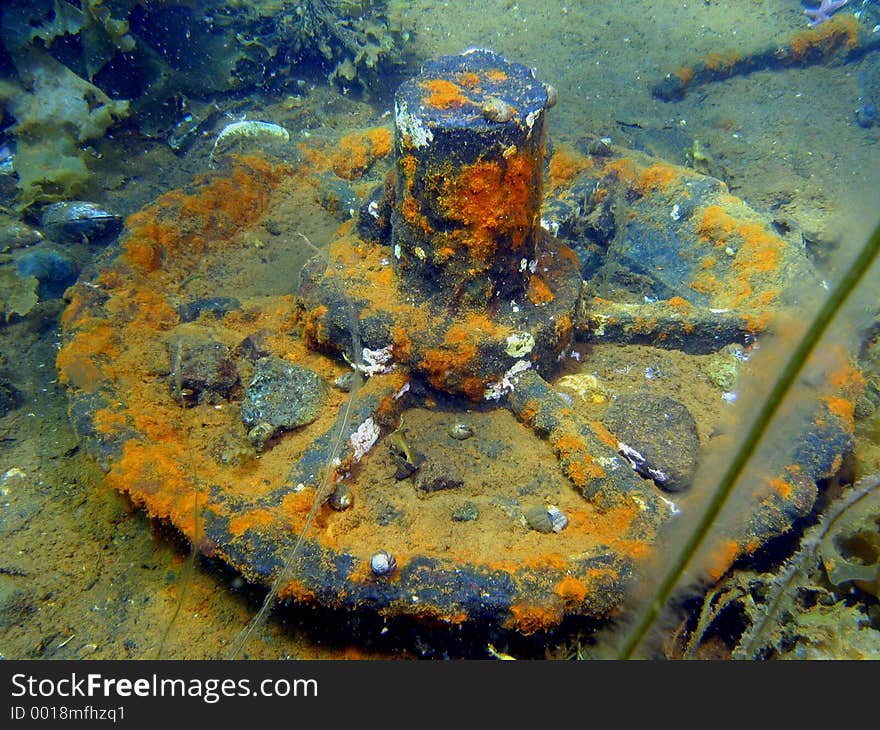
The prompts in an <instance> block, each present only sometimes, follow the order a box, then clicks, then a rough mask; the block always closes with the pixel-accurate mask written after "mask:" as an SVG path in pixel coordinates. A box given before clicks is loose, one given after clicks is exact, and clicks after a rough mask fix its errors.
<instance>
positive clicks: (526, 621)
mask: <svg viewBox="0 0 880 730" xmlns="http://www.w3.org/2000/svg"><path fill="white" fill-rule="evenodd" d="M510 613H511V614H512V618H511V619H510V620H509V621H508V622H507V624H508V626H510V627H511V628H514V629H515V630H516V631H519V632H520V633H522V634H524V635H525V636H529V635H531V634H534V633H536V632H538V631H545V630H546V629H552V628H553V627H554V626H558V625H559V622H560V621H561V620H562V607H561V606H558V607H555V610H554V609H553V608H548V607H544V606H535V605H533V604H526V603H515V604H513V605H512V606H511V607H510Z"/></svg>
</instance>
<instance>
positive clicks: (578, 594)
mask: <svg viewBox="0 0 880 730" xmlns="http://www.w3.org/2000/svg"><path fill="white" fill-rule="evenodd" d="M556 595H558V596H559V597H560V598H562V600H564V601H565V602H566V603H575V604H580V603H583V601H584V599H585V598H586V597H587V587H586V586H585V585H584V584H583V582H581V581H579V580H578V579H577V578H574V577H573V576H570V575H567V576H565V577H564V578H563V579H562V580H561V581H559V583H557V584H556Z"/></svg>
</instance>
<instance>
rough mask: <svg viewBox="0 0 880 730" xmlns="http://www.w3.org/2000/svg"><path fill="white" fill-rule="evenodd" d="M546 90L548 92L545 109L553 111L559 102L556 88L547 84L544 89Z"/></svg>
mask: <svg viewBox="0 0 880 730" xmlns="http://www.w3.org/2000/svg"><path fill="white" fill-rule="evenodd" d="M544 89H545V90H546V92H547V104H546V106H545V108H546V109H552V108H553V107H554V106H556V102H557V100H558V99H557V91H556V87H555V86H553V85H552V84H547V85H546V86H545V87H544Z"/></svg>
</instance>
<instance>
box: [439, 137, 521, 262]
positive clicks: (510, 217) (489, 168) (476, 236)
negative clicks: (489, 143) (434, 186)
mask: <svg viewBox="0 0 880 730" xmlns="http://www.w3.org/2000/svg"><path fill="white" fill-rule="evenodd" d="M534 173H535V170H534V168H533V164H532V161H531V160H530V159H529V158H528V157H526V156H525V155H522V154H514V155H511V156H510V157H509V158H508V159H507V161H506V165H505V166H503V167H502V165H501V163H499V162H496V161H494V160H492V161H478V162H475V163H474V164H473V165H468V166H466V167H464V168H463V169H462V171H461V174H460V175H459V176H458V177H457V178H453V179H451V180H447V181H444V185H443V187H444V191H443V194H442V196H441V202H442V204H443V205H444V207H445V208H446V211H447V215H448V216H449V217H450V218H452V219H453V220H459V221H461V222H462V223H463V224H464V225H465V226H466V228H467V231H466V234H465V235H463V236H462V237H461V242H462V243H463V244H464V245H465V246H467V247H468V249H469V250H470V254H471V256H472V257H473V258H474V259H476V260H478V261H488V260H489V259H490V258H491V257H492V256H493V255H494V254H495V252H496V250H497V249H498V246H499V245H501V246H503V247H504V248H512V249H516V248H518V247H519V246H520V245H521V244H522V243H523V242H524V241H525V239H526V236H527V235H528V233H529V231H530V230H531V224H532V221H531V220H530V218H529V210H531V209H532V207H533V206H532V205H531V202H532V196H533V187H534V185H533V181H534V180H535V174H534Z"/></svg>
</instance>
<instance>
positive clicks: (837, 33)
mask: <svg viewBox="0 0 880 730" xmlns="http://www.w3.org/2000/svg"><path fill="white" fill-rule="evenodd" d="M858 45H859V21H858V20H857V19H856V17H855V16H854V15H851V14H843V15H835V16H833V17H832V18H831V19H830V20H827V21H825V22H824V23H820V24H819V25H817V26H816V27H815V28H811V29H810V30H804V31H800V32H799V33H795V34H794V35H793V36H791V42H790V44H789V46H790V48H791V53H792V56H793V58H794V59H795V60H797V61H800V60H803V59H804V58H805V57H808V56H811V55H822V56H828V55H831V54H832V53H834V52H835V51H837V50H838V49H840V48H857V47H858Z"/></svg>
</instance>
